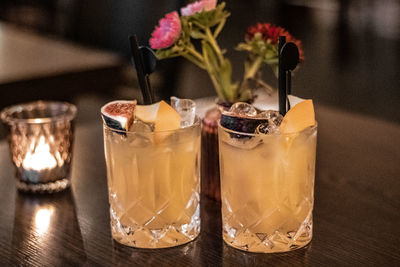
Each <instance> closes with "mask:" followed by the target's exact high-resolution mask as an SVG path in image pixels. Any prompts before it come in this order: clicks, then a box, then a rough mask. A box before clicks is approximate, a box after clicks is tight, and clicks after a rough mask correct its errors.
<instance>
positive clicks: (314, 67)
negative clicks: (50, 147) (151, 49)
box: [0, 0, 400, 136]
mask: <svg viewBox="0 0 400 267" xmlns="http://www.w3.org/2000/svg"><path fill="white" fill-rule="evenodd" d="M187 2H188V1H184V0H170V1H155V0H118V1H112V0H97V1H94V0H1V1H0V108H3V107H5V106H7V105H10V104H15V103H19V102H22V101H28V100H36V99H59V100H67V101H71V102H73V103H74V104H77V105H78V109H79V116H78V121H80V122H83V123H84V122H86V121H93V120H99V121H100V118H99V108H100V107H101V106H102V105H103V104H104V103H106V102H107V101H109V100H112V99H127V98H140V92H139V90H138V89H137V82H136V77H135V72H134V71H133V69H132V67H131V65H130V50H129V43H128V36H129V35H131V34H133V33H136V34H137V35H138V37H139V40H140V43H141V44H143V45H147V44H148V39H149V37H150V35H151V32H152V31H153V29H154V27H155V25H156V24H157V22H158V20H159V19H160V18H161V17H162V16H164V14H165V13H167V12H171V11H172V10H176V9H178V8H179V7H181V6H183V5H185V4H186V3H187ZM227 9H228V10H229V11H231V14H232V15H231V17H230V18H229V19H228V22H227V24H226V26H225V28H224V30H223V32H222V34H221V36H220V38H219V42H220V45H221V46H222V47H224V48H227V49H228V57H229V58H230V59H231V60H232V63H233V69H234V77H235V76H237V77H241V73H242V70H243V66H242V62H243V60H244V58H245V54H243V53H241V52H237V51H235V50H234V47H235V46H236V44H237V43H239V42H240V41H242V40H243V37H244V34H245V32H246V29H247V27H248V26H250V25H252V24H255V23H257V22H272V23H275V24H278V25H279V26H282V27H284V28H286V29H287V30H288V31H289V32H290V33H292V35H294V36H295V37H296V38H298V39H300V40H302V42H303V49H304V51H305V57H306V59H305V62H304V63H303V64H302V65H301V67H300V69H299V70H298V71H297V72H296V74H295V77H294V78H293V93H294V94H295V95H298V96H300V97H303V98H313V99H314V100H315V102H316V103H317V104H321V105H328V106H333V107H336V108H338V109H342V110H347V111H352V112H356V113H361V114H365V115H368V116H373V117H377V118H380V119H382V120H386V121H392V122H395V123H399V122H400V111H399V108H398V105H399V103H400V2H399V1H398V0H379V1H378V0H363V1H361V0H347V1H346V0H310V1H307V0H285V1H274V0H246V1H239V0H236V1H227ZM151 79H152V86H153V88H154V89H155V91H156V95H157V98H158V99H168V96H169V95H176V96H178V97H190V98H198V97H204V96H211V95H214V89H213V87H212V84H211V82H210V81H209V78H208V76H207V74H206V73H205V72H203V71H202V70H200V69H198V68H197V67H195V66H194V65H192V64H191V63H189V62H186V61H185V60H182V59H179V58H178V59H169V60H164V61H161V62H160V63H159V65H158V67H157V71H156V73H155V74H153V75H152V77H151ZM267 81H269V82H270V83H271V85H273V86H274V87H277V84H276V81H275V80H274V78H273V76H272V73H271V77H267ZM0 136H4V133H2V129H1V128H0Z"/></svg>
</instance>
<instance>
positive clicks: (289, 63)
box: [279, 42, 300, 115]
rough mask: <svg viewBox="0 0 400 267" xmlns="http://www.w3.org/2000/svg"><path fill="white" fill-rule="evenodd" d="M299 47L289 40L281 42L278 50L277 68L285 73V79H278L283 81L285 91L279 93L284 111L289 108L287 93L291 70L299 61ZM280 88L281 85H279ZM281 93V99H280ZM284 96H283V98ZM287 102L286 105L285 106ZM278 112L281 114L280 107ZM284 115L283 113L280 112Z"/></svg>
mask: <svg viewBox="0 0 400 267" xmlns="http://www.w3.org/2000/svg"><path fill="white" fill-rule="evenodd" d="M299 58H300V55H299V49H298V47H297V46H296V44H294V43H292V42H289V43H285V44H283V46H282V48H281V49H280V50H279V70H280V71H282V72H284V73H285V75H284V76H285V80H282V81H281V80H279V82H282V83H285V89H284V90H285V91H284V94H283V93H280V94H279V103H280V104H281V102H285V104H284V105H285V109H284V110H285V112H284V113H286V112H287V111H288V110H289V109H290V103H289V99H288V97H287V96H288V95H289V94H291V91H292V88H291V87H292V73H291V71H292V70H294V69H295V68H296V66H297V64H298V63H299ZM279 89H280V90H281V87H279ZM281 95H282V99H281ZM283 97H284V98H283ZM286 103H287V106H286ZM279 112H280V113H281V114H282V112H281V109H279ZM282 115H284V114H282Z"/></svg>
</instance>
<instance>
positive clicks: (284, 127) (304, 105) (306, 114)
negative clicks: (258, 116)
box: [280, 100, 315, 134]
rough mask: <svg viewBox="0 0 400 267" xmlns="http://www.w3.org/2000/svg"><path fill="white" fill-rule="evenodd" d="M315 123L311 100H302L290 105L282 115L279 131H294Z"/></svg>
mask: <svg viewBox="0 0 400 267" xmlns="http://www.w3.org/2000/svg"><path fill="white" fill-rule="evenodd" d="M313 125H315V113H314V105H313V102H312V100H304V101H302V102H300V103H298V104H297V105H295V106H294V107H292V108H291V109H290V110H289V111H288V112H287V113H286V115H285V116H284V117H283V120H282V123H281V125H280V130H281V133H285V134H286V133H296V132H300V131H302V130H304V129H305V128H307V127H310V126H313Z"/></svg>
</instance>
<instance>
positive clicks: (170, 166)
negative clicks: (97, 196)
mask: <svg viewBox="0 0 400 267" xmlns="http://www.w3.org/2000/svg"><path fill="white" fill-rule="evenodd" d="M103 129H104V146H105V157H106V163H107V177H108V193H109V203H110V217H111V232H112V236H113V238H114V239H115V240H116V241H118V242H119V243H122V244H125V245H128V246H133V247H139V248H164V247H172V246H177V245H181V244H184V243H187V242H190V241H192V240H193V239H195V238H196V237H197V235H198V234H199V232H200V206H199V202H200V173H199V170H200V169H199V167H200V120H199V119H198V118H196V119H195V122H194V124H193V125H191V126H188V127H185V128H180V129H177V130H171V131H158V132H140V131H136V132H135V131H127V132H125V131H118V130H115V129H112V128H110V127H108V126H107V125H105V124H104V125H103Z"/></svg>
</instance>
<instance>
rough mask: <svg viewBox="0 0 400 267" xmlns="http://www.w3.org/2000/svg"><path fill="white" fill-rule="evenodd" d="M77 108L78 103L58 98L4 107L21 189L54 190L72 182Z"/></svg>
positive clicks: (3, 115) (4, 118) (10, 145)
mask: <svg viewBox="0 0 400 267" xmlns="http://www.w3.org/2000/svg"><path fill="white" fill-rule="evenodd" d="M76 112H77V109H76V107H75V106H74V105H72V104H69V103H66V102H56V101H35V102H30V103H25V104H18V105H14V106H10V107H7V108H5V109H3V110H2V111H1V113H0V118H1V120H2V122H3V123H4V124H5V125H6V129H7V131H8V142H9V147H10V154H11V159H12V162H13V164H14V166H15V170H16V178H17V187H18V189H19V190H21V191H25V192H34V193H53V192H58V191H62V190H64V189H66V188H68V187H69V186H70V170H71V159H72V143H73V134H74V125H73V121H74V118H75V116H76Z"/></svg>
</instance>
